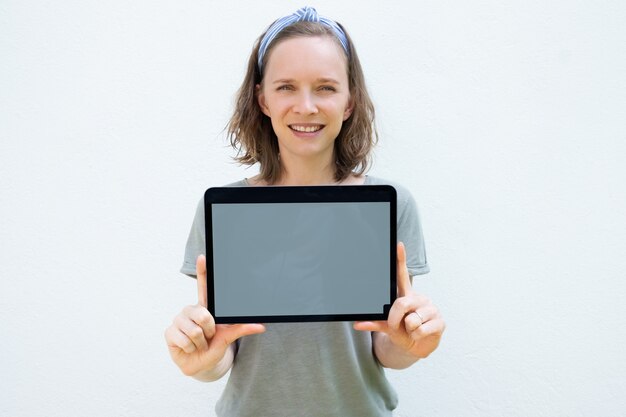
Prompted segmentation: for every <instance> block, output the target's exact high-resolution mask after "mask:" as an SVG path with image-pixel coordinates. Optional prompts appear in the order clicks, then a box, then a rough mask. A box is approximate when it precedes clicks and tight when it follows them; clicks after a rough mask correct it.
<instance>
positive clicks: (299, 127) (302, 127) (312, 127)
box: [289, 125, 324, 133]
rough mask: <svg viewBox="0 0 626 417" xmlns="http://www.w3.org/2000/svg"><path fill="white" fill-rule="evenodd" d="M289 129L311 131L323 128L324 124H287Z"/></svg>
mask: <svg viewBox="0 0 626 417" xmlns="http://www.w3.org/2000/svg"><path fill="white" fill-rule="evenodd" d="M289 128H290V129H291V130H295V131H296V132H304V133H313V132H317V131H319V130H322V129H323V128H324V125H306V126H305V125H289Z"/></svg>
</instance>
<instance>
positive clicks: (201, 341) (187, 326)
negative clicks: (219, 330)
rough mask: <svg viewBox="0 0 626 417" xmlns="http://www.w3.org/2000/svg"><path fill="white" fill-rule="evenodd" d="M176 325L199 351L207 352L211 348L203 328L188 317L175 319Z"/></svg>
mask: <svg viewBox="0 0 626 417" xmlns="http://www.w3.org/2000/svg"><path fill="white" fill-rule="evenodd" d="M174 325H175V326H176V327H177V328H178V330H180V331H181V332H182V333H183V334H184V335H185V336H187V337H188V338H189V340H191V342H192V343H193V344H194V345H195V347H196V348H197V349H200V350H207V349H208V348H209V344H208V343H207V339H206V338H205V337H204V331H203V330H202V327H200V326H198V325H197V324H196V323H195V322H194V321H192V320H191V319H189V318H188V317H184V316H182V315H180V316H177V317H176V319H174Z"/></svg>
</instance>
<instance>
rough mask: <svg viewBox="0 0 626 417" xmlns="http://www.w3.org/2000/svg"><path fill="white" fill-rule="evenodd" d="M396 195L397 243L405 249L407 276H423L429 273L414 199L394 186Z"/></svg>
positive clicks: (403, 190) (422, 234)
mask: <svg viewBox="0 0 626 417" xmlns="http://www.w3.org/2000/svg"><path fill="white" fill-rule="evenodd" d="M394 187H395V188H396V191H397V193H398V214H397V215H398V241H400V242H403V243H404V247H405V248H406V255H407V259H406V264H407V268H408V270H409V275H411V276H415V275H423V274H426V273H428V272H429V271H430V267H429V266H428V260H427V258H426V245H425V244H424V233H423V230H422V225H421V222H420V217H419V212H418V208H417V204H416V202H415V199H414V198H413V196H412V195H411V193H410V192H409V191H408V190H407V189H405V188H403V187H401V186H397V185H394Z"/></svg>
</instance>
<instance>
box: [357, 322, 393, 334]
mask: <svg viewBox="0 0 626 417" xmlns="http://www.w3.org/2000/svg"><path fill="white" fill-rule="evenodd" d="M353 327H354V330H359V331H364V332H382V333H389V326H388V325H387V322H386V321H384V320H382V321H357V322H355V323H354V326H353Z"/></svg>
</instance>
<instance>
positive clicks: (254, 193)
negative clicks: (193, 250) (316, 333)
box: [205, 186, 396, 323]
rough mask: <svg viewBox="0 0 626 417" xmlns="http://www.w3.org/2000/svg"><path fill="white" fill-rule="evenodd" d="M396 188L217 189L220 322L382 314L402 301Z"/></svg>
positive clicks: (214, 287) (213, 209)
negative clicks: (397, 299) (397, 300)
mask: <svg viewBox="0 0 626 417" xmlns="http://www.w3.org/2000/svg"><path fill="white" fill-rule="evenodd" d="M395 208H396V207H395V190H394V189H393V188H392V187H390V186H324V187H248V188H211V189H209V190H207V193H206V194H205V214H206V219H205V220H206V226H207V227H206V228H207V270H208V293H209V294H208V299H209V310H210V311H211V313H212V314H213V316H214V317H215V319H216V322H217V323H244V322H261V323H265V322H281V321H282V322H293V321H336V320H366V319H367V320H372V319H385V318H386V317H387V314H388V309H389V306H390V305H391V303H392V302H393V300H394V299H395V241H396V237H395Z"/></svg>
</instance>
